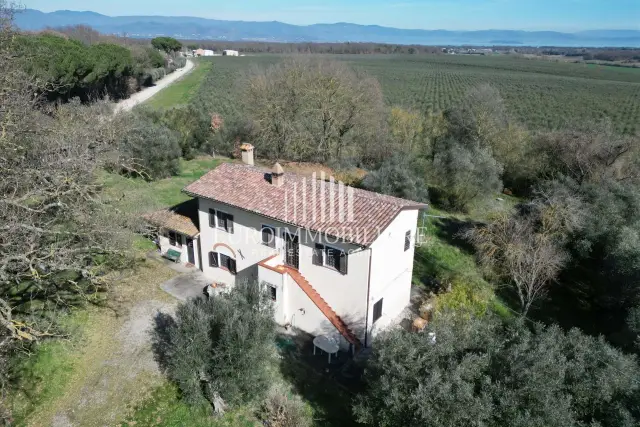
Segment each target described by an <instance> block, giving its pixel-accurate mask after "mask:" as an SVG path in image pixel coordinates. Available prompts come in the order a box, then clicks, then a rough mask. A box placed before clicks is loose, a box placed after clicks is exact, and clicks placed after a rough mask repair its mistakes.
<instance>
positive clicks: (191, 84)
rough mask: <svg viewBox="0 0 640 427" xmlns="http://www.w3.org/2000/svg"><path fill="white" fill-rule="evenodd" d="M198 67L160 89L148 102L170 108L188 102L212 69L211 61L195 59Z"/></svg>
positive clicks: (158, 106) (157, 106) (156, 106)
mask: <svg viewBox="0 0 640 427" xmlns="http://www.w3.org/2000/svg"><path fill="white" fill-rule="evenodd" d="M195 65H196V68H195V69H194V70H193V71H191V73H189V74H188V75H186V76H185V77H184V78H182V79H180V80H178V81H177V82H175V83H173V84H172V85H170V86H169V87H167V88H165V89H164V90H162V91H160V92H159V93H158V94H157V95H156V96H154V97H153V98H151V99H150V100H149V102H148V103H147V104H148V105H149V106H150V107H151V108H168V107H173V106H176V105H181V104H186V103H187V102H189V100H190V99H191V98H192V97H193V95H194V94H195V93H196V92H197V91H198V89H199V88H200V84H201V83H202V80H203V79H204V77H205V76H206V75H207V74H208V73H209V72H210V71H211V62H208V61H195Z"/></svg>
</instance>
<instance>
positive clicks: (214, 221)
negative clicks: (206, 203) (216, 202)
mask: <svg viewBox="0 0 640 427" xmlns="http://www.w3.org/2000/svg"><path fill="white" fill-rule="evenodd" d="M209 226H210V227H212V228H216V227H217V228H219V229H220V230H224V231H226V232H227V233H233V215H229V214H228V213H225V212H221V211H217V210H215V209H209Z"/></svg>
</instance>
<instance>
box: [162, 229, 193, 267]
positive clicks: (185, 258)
mask: <svg viewBox="0 0 640 427" xmlns="http://www.w3.org/2000/svg"><path fill="white" fill-rule="evenodd" d="M164 234H165V233H164V231H163V230H161V231H160V233H159V234H158V242H159V243H160V252H161V253H162V254H163V255H164V254H166V253H167V251H168V250H169V249H173V250H175V251H178V252H180V253H181V256H180V262H181V263H183V264H186V263H188V262H189V252H187V236H184V235H182V234H180V233H178V238H179V239H181V240H180V241H181V242H182V246H181V247H180V246H177V245H171V243H170V242H169V238H168V237H165V236H164ZM198 251H199V250H198V237H195V238H193V254H194V257H195V263H194V265H195V266H196V268H200V259H199V258H200V257H199V255H198Z"/></svg>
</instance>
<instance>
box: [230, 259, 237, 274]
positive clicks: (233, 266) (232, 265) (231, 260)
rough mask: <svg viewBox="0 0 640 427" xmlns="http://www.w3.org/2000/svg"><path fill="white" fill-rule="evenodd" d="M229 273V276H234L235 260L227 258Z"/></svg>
mask: <svg viewBox="0 0 640 427" xmlns="http://www.w3.org/2000/svg"><path fill="white" fill-rule="evenodd" d="M229 271H230V272H231V274H236V260H235V259H233V258H229Z"/></svg>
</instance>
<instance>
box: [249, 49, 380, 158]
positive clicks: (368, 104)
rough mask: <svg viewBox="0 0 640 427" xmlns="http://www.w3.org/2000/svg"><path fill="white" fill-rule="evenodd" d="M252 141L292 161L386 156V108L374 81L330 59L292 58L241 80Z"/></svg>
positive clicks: (267, 151)
mask: <svg viewBox="0 0 640 427" xmlns="http://www.w3.org/2000/svg"><path fill="white" fill-rule="evenodd" d="M240 85H241V91H242V93H243V101H244V107H245V111H246V112H247V115H248V118H249V119H250V121H251V124H252V134H251V137H252V140H253V141H254V145H256V148H258V149H259V150H261V153H263V154H264V155H266V156H268V157H271V158H276V159H277V158H285V159H290V160H317V159H321V160H323V161H341V160H344V159H349V158H350V159H365V158H381V152H383V151H384V147H383V146H382V145H381V144H379V143H378V142H379V141H380V142H381V137H382V135H383V132H382V129H383V126H384V119H383V118H384V104H383V99H382V92H381V90H380V86H379V84H378V83H377V81H376V80H375V79H371V78H368V77H366V76H362V75H359V74H358V73H356V72H355V71H353V70H351V69H350V68H348V67H347V66H346V65H345V64H343V63H341V62H337V61H330V60H326V59H315V58H314V59H312V58H306V57H301V58H293V59H286V60H284V61H283V62H281V63H279V64H277V65H274V66H271V67H270V68H268V69H256V70H253V71H252V72H251V73H248V74H247V75H246V76H245V77H244V78H243V79H242V80H241V82H240Z"/></svg>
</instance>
